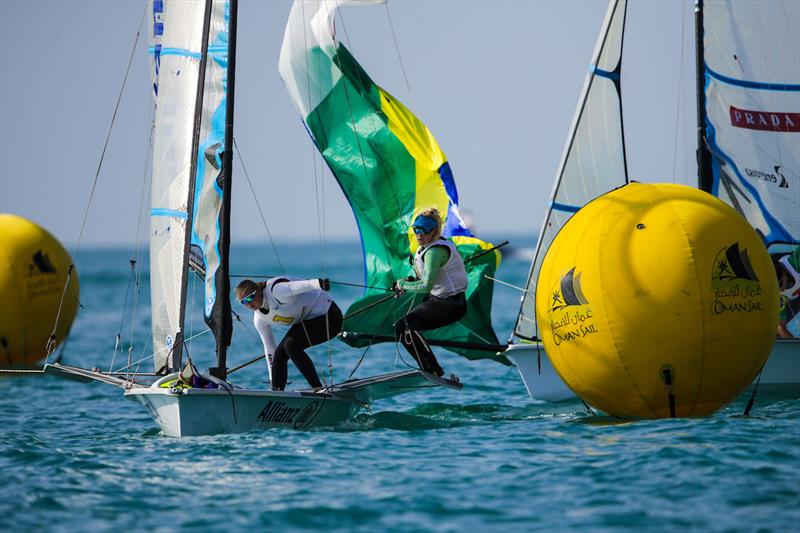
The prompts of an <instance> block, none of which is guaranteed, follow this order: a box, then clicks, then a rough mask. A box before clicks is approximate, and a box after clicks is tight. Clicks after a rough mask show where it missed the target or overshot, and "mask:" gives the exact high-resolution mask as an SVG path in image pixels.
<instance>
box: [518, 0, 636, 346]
mask: <svg viewBox="0 0 800 533" xmlns="http://www.w3.org/2000/svg"><path fill="white" fill-rule="evenodd" d="M625 12H626V1H625V0H619V1H617V2H612V3H611V4H610V5H609V8H608V12H607V13H606V18H605V21H604V23H603V28H602V30H601V32H600V37H599V38H598V41H597V45H596V47H595V51H594V54H593V56H592V64H591V65H590V67H589V74H588V75H587V77H586V81H585V82H584V86H583V91H582V95H581V99H580V103H579V105H578V108H577V110H576V113H575V117H574V119H573V122H572V127H571V130H570V135H569V137H568V139H567V145H566V147H565V149H564V154H563V156H562V159H561V164H560V166H559V170H558V174H557V178H556V180H555V184H554V187H553V192H552V193H551V196H550V203H549V205H548V209H547V213H546V214H545V219H544V223H543V224H542V229H541V231H540V233H539V240H538V242H537V244H536V252H535V255H534V260H533V263H532V265H531V271H530V274H529V275H528V282H527V284H526V286H525V288H526V289H527V292H526V293H525V295H524V296H523V297H522V305H521V308H520V312H519V316H518V318H517V324H516V326H515V328H514V335H515V336H516V337H518V338H521V339H525V340H534V339H536V338H538V336H539V335H538V328H537V326H536V310H535V301H536V294H535V293H536V282H537V279H538V277H539V270H540V269H541V266H542V261H544V256H545V254H546V253H547V249H548V248H549V247H550V244H551V243H552V242H553V239H554V238H555V236H556V234H557V233H558V232H559V231H560V230H561V228H562V227H563V226H564V224H566V222H567V221H568V220H569V219H570V217H571V216H572V215H573V214H574V213H575V212H577V211H578V209H580V208H581V207H583V206H584V205H586V204H587V203H588V202H590V201H591V200H593V199H594V198H597V197H598V196H600V195H602V194H604V193H606V192H608V191H611V190H613V189H615V188H617V187H621V186H623V185H625V184H626V183H628V173H627V166H626V161H625V144H624V131H623V126H622V100H621V96H620V75H621V72H622V42H623V35H624V28H625Z"/></svg>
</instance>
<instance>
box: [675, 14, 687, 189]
mask: <svg viewBox="0 0 800 533" xmlns="http://www.w3.org/2000/svg"><path fill="white" fill-rule="evenodd" d="M677 5H678V13H679V15H680V18H681V52H680V68H679V69H678V105H677V106H676V107H675V136H674V138H673V143H672V148H673V151H672V182H673V183H676V182H677V179H678V177H677V170H678V168H677V164H678V136H679V133H680V123H681V117H682V115H683V113H682V111H683V105H684V99H683V90H682V89H683V83H684V73H683V71H684V66H685V62H684V57H685V46H686V42H685V41H686V17H685V16H684V12H683V6H684V4H683V3H682V2H680V3H678V4H677ZM686 5H688V4H686Z"/></svg>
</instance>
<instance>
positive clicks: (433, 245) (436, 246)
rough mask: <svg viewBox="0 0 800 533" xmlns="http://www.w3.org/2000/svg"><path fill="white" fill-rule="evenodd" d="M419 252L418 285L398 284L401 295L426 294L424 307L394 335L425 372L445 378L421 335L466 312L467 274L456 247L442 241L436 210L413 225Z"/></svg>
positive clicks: (416, 264) (399, 324)
mask: <svg viewBox="0 0 800 533" xmlns="http://www.w3.org/2000/svg"><path fill="white" fill-rule="evenodd" d="M412 228H413V230H414V235H415V236H416V239H417V243H418V244H419V248H418V249H417V253H416V254H415V255H414V270H415V271H416V273H417V277H418V278H419V279H418V280H417V281H409V280H405V281H398V282H395V285H394V287H393V288H395V290H396V291H397V292H398V293H402V292H406V291H407V292H412V293H417V294H424V295H425V297H424V298H423V300H422V303H421V304H419V305H418V306H416V307H415V308H414V309H412V310H411V311H410V312H409V313H408V314H407V315H406V316H404V317H403V318H402V319H400V320H399V321H398V322H397V323H396V324H395V334H396V337H397V338H398V339H399V340H400V342H401V343H402V344H403V346H405V347H406V350H408V352H409V353H410V354H411V355H412V357H414V359H416V360H417V362H418V363H419V365H420V368H422V369H423V370H424V371H426V372H430V373H431V374H434V375H436V376H440V377H441V376H442V375H443V374H444V370H442V367H441V366H439V362H438V361H437V360H436V356H435V355H434V354H433V351H432V350H431V348H430V346H429V345H428V343H427V342H425V339H424V338H423V337H422V335H421V334H420V333H419V332H420V331H426V330H431V329H437V328H441V327H443V326H446V325H448V324H452V323H453V322H457V321H458V320H460V319H461V318H462V317H463V316H464V315H465V314H466V312H467V300H466V297H465V294H464V293H465V291H466V290H467V271H466V269H465V268H464V261H463V260H462V259H461V256H460V255H459V253H458V250H456V247H455V245H454V244H453V243H452V242H451V241H450V240H449V239H446V238H444V237H442V217H441V215H439V211H437V210H436V209H435V208H429V209H426V210H424V211H422V212H421V213H420V214H419V215H418V216H417V217H416V218H415V219H414V223H413V224H412Z"/></svg>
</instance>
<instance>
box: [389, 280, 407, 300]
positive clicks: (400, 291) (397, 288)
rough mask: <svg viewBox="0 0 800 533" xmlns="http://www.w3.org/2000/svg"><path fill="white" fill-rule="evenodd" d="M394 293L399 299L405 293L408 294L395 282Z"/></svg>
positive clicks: (393, 285)
mask: <svg viewBox="0 0 800 533" xmlns="http://www.w3.org/2000/svg"><path fill="white" fill-rule="evenodd" d="M392 292H394V296H395V298H397V297H398V296H402V295H403V293H404V292H406V291H404V290H403V289H402V287H400V284H399V283H397V282H396V281H393V282H392Z"/></svg>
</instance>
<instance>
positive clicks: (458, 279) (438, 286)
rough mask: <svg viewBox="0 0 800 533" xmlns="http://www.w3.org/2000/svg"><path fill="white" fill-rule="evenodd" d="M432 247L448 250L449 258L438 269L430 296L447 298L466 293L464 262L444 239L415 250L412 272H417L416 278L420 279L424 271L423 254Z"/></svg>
mask: <svg viewBox="0 0 800 533" xmlns="http://www.w3.org/2000/svg"><path fill="white" fill-rule="evenodd" d="M434 246H444V247H445V248H447V249H448V250H450V258H449V259H448V260H447V262H446V263H445V264H444V265H442V266H441V267H439V272H437V273H436V278H435V279H434V282H433V287H432V288H431V296H436V297H437V298H447V297H448V296H453V295H455V294H458V293H460V292H464V291H466V290H467V285H468V281H467V269H466V268H465V267H464V261H463V260H462V259H461V256H460V255H459V253H458V250H456V245H455V244H453V243H452V241H450V240H449V239H445V238H444V237H440V238H439V239H438V240H435V241H433V242H432V243H430V244H428V245H427V246H420V247H419V248H418V249H417V253H416V254H415V255H414V270H416V271H417V276H419V277H422V273H423V272H424V271H425V254H426V253H427V252H428V250H430V249H431V248H433V247H434Z"/></svg>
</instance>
